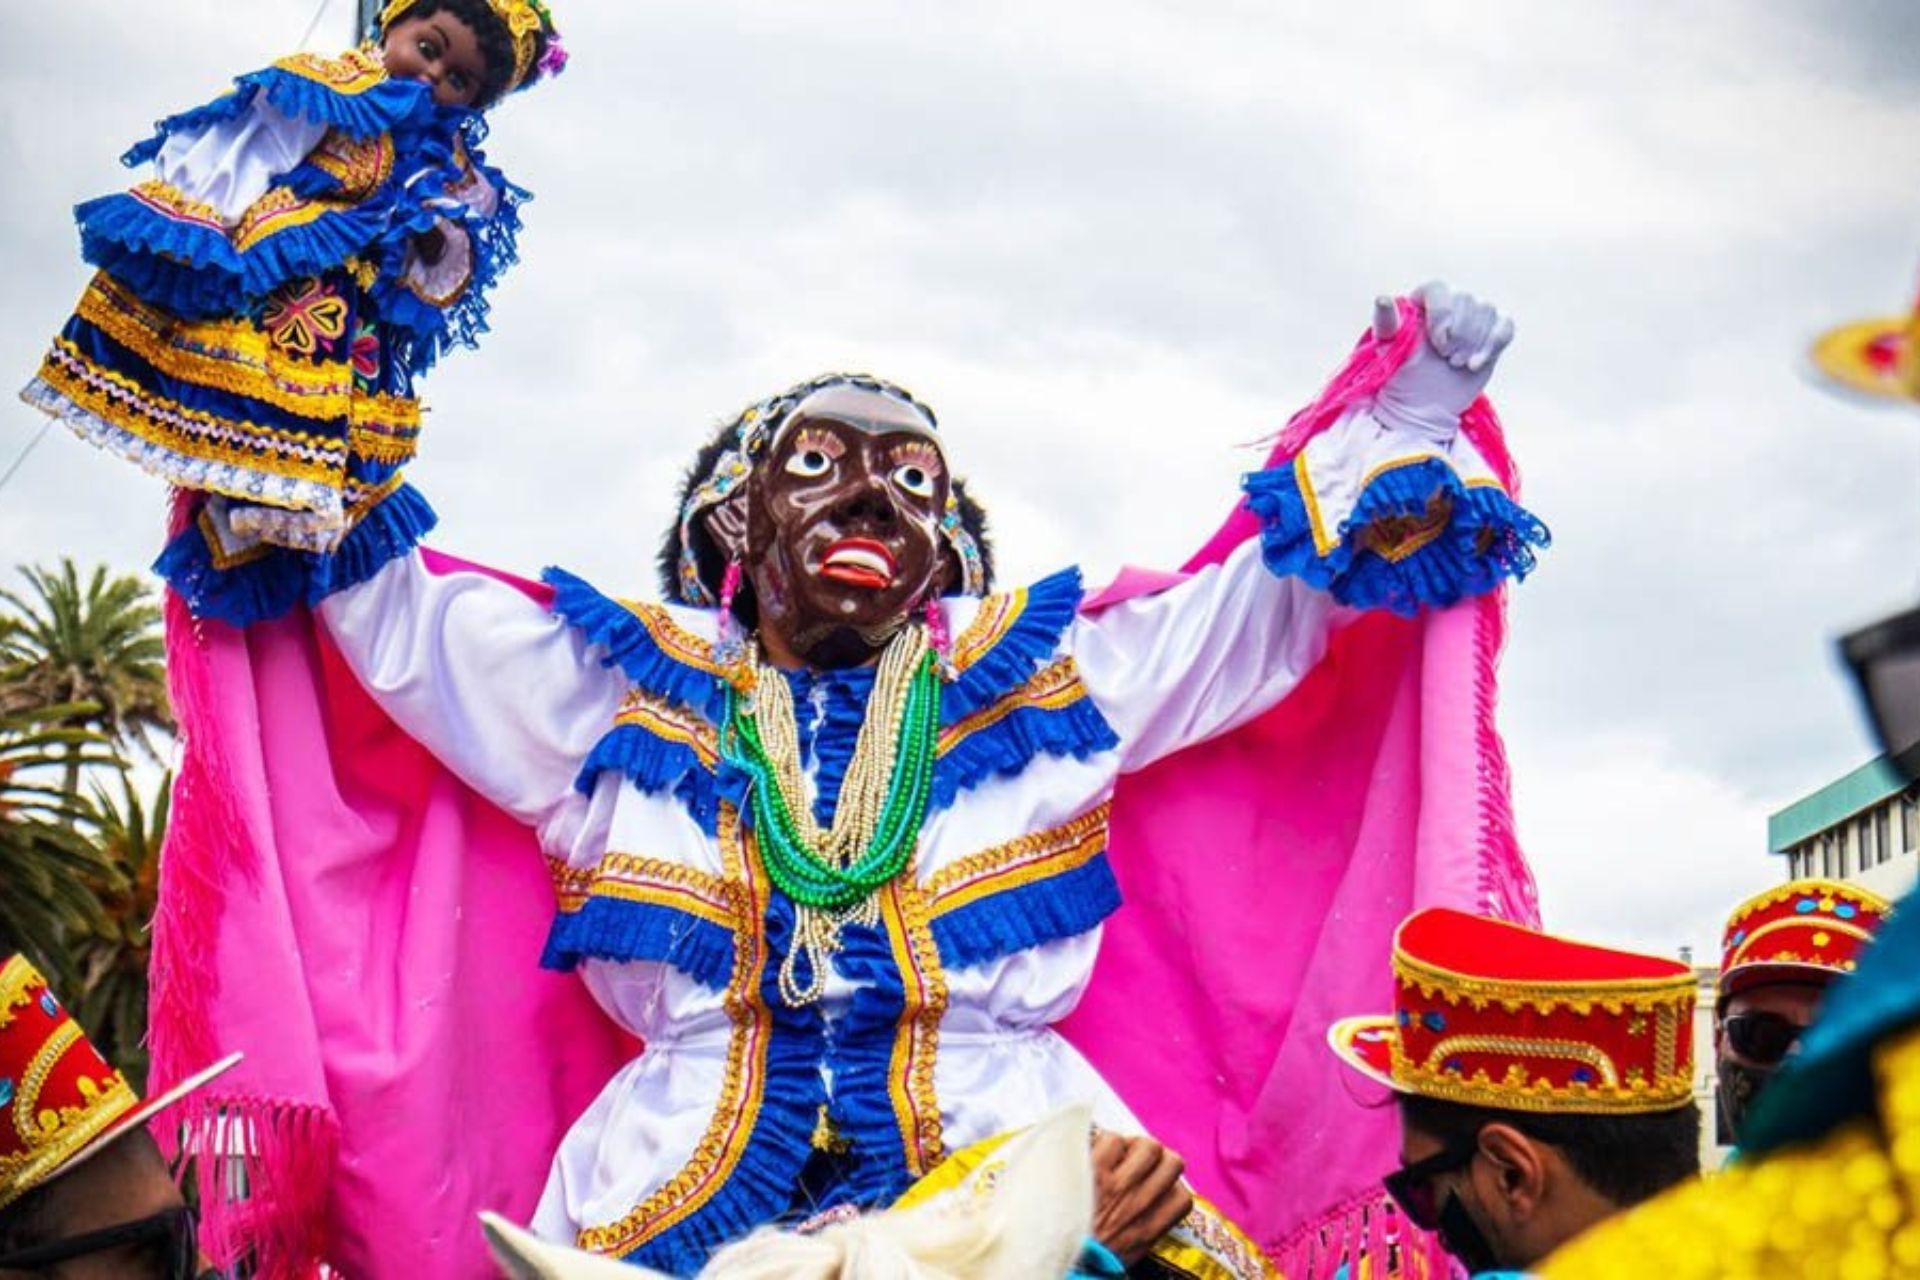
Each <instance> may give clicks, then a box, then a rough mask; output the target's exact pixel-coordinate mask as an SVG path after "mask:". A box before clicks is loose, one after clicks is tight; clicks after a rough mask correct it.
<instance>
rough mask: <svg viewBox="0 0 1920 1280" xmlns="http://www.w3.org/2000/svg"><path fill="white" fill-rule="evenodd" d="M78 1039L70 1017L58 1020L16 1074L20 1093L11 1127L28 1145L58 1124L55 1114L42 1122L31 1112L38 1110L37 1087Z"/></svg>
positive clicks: (77, 1030) (78, 1031)
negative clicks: (61, 1020) (65, 1019)
mask: <svg viewBox="0 0 1920 1280" xmlns="http://www.w3.org/2000/svg"><path fill="white" fill-rule="evenodd" d="M79 1038H80V1024H79V1023H77V1022H74V1021H72V1020H71V1019H69V1020H68V1021H66V1022H63V1023H61V1024H60V1025H59V1026H57V1027H55V1028H54V1029H53V1034H52V1035H50V1036H48V1037H47V1040H46V1043H45V1044H42V1045H41V1046H40V1048H39V1049H37V1050H36V1051H35V1052H34V1055H33V1059H32V1061H30V1062H29V1063H27V1069H26V1072H25V1073H24V1074H23V1075H22V1076H21V1077H20V1096H19V1097H17V1098H15V1099H14V1103H13V1127H14V1129H15V1130H16V1131H17V1132H18V1133H19V1134H20V1138H21V1140H22V1141H23V1142H25V1143H26V1144H27V1145H28V1146H32V1145H33V1144H34V1143H36V1142H39V1141H40V1140H41V1138H43V1137H44V1136H45V1135H47V1134H49V1133H52V1132H53V1131H54V1130H55V1129H57V1128H58V1127H59V1120H58V1118H57V1117H56V1118H55V1119H54V1120H53V1121H52V1123H49V1124H44V1125H43V1124H41V1123H40V1118H39V1116H38V1115H36V1114H35V1113H36V1112H37V1111H38V1110H39V1104H40V1090H42V1089H43V1088H45V1087H46V1084H47V1077H48V1076H50V1075H52V1074H53V1068H54V1066H55V1064H57V1063H58V1062H59V1061H60V1058H61V1055H62V1054H64V1053H66V1051H67V1050H68V1049H71V1048H72V1047H73V1045H74V1042H75V1041H76V1040H78V1039H79Z"/></svg>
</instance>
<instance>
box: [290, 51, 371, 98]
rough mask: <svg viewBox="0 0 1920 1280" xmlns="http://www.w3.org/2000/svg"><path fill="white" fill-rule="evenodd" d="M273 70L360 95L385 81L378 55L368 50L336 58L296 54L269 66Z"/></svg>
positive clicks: (338, 91)
mask: <svg viewBox="0 0 1920 1280" xmlns="http://www.w3.org/2000/svg"><path fill="white" fill-rule="evenodd" d="M273 65H274V67H275V68H277V69H278V70H281V71H285V72H288V73H289V74H292V75H296V76H299V77H300V78H301V79H303V80H312V81H315V82H317V83H319V84H324V85H325V86H327V88H329V89H332V90H333V91H334V92H335V93H343V94H349V95H352V94H360V93H365V92H366V91H367V90H369V89H372V88H374V87H376V86H378V85H380V84H384V83H385V82H386V79H387V68H386V66H385V64H384V63H382V62H381V60H380V55H379V54H378V53H376V52H375V51H374V50H372V49H370V48H360V49H349V50H348V51H347V52H346V53H343V54H340V55H338V56H336V57H326V56H324V55H321V54H317V53H296V54H294V55H293V56H292V57H289V58H282V59H280V60H279V61H278V62H276V63H274V64H273Z"/></svg>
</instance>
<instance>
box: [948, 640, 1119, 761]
mask: <svg viewBox="0 0 1920 1280" xmlns="http://www.w3.org/2000/svg"><path fill="white" fill-rule="evenodd" d="M1086 696H1087V688H1086V686H1085V685H1084V684H1082V683H1081V682H1080V669H1079V668H1078V667H1076V666H1075V665H1074V662H1073V659H1072V658H1070V657H1069V658H1061V659H1059V660H1057V661H1055V662H1052V663H1050V664H1048V665H1047V666H1045V667H1042V668H1041V669H1040V670H1039V671H1038V672H1036V673H1035V674H1034V676H1033V678H1032V679H1030V680H1028V681H1027V682H1026V683H1025V684H1023V685H1021V686H1020V687H1019V688H1018V689H1015V690H1013V691H1012V692H1010V693H1007V694H1005V695H1004V696H1002V697H1001V698H999V699H997V700H996V701H994V702H993V703H992V704H991V705H989V706H986V707H983V708H981V709H980V710H979V711H976V712H974V713H973V714H972V715H970V716H968V717H967V718H966V719H964V720H961V721H960V722H959V723H957V724H953V725H949V726H948V727H947V728H945V729H942V730H941V731H940V741H939V745H938V746H937V747H936V748H935V750H936V753H937V754H939V755H943V756H944V755H946V754H947V753H948V752H950V751H952V750H953V749H954V748H955V747H957V746H959V745H960V743H961V742H963V741H965V740H966V739H967V738H968V737H969V736H970V735H972V734H975V733H978V732H980V730H982V729H985V728H987V727H988V726H990V725H994V724H997V723H999V722H1000V721H1002V720H1004V719H1006V718H1007V717H1008V716H1010V715H1012V714H1013V713H1014V712H1016V711H1019V710H1022V709H1024V708H1027V707H1037V708H1039V709H1040V710H1043V711H1058V710H1059V709H1060V708H1062V707H1068V706H1072V705H1073V704H1074V703H1076V702H1078V701H1080V700H1081V699H1082V698H1084V697H1086Z"/></svg>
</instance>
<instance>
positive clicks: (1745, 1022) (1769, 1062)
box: [1720, 1013, 1806, 1067]
mask: <svg viewBox="0 0 1920 1280" xmlns="http://www.w3.org/2000/svg"><path fill="white" fill-rule="evenodd" d="M1720 1025H1721V1028H1722V1029H1723V1030H1725V1031H1726V1033H1727V1044H1728V1045H1729V1046H1730V1047H1731V1048H1732V1049H1733V1051H1734V1052H1735V1053H1737V1054H1739V1055H1740V1056H1741V1057H1743V1058H1745V1059H1746V1060H1747V1061H1748V1062H1751V1063H1753V1064H1754V1065H1755V1066H1757V1067H1771V1066H1773V1065H1774V1064H1776V1063H1778V1062H1779V1061H1780V1060H1781V1059H1782V1058H1784V1057H1786V1056H1787V1051H1788V1050H1789V1049H1791V1048H1793V1045H1794V1042H1795V1041H1796V1040H1798V1039H1799V1038H1800V1033H1801V1032H1802V1031H1805V1030H1806V1028H1805V1027H1803V1026H1801V1025H1800V1024H1799V1023H1797V1022H1789V1021H1787V1020H1786V1019H1785V1018H1783V1017H1781V1016H1780V1015H1779V1014H1777V1013H1736V1014H1735V1015H1734V1016H1733V1017H1731V1018H1728V1019H1727V1020H1726V1021H1725V1022H1723V1023H1721V1024H1720Z"/></svg>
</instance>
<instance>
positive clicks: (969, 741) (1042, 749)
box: [927, 698, 1120, 811]
mask: <svg viewBox="0 0 1920 1280" xmlns="http://www.w3.org/2000/svg"><path fill="white" fill-rule="evenodd" d="M1119 745H1120V735H1119V734H1117V733H1115V732H1114V731H1113V726H1112V725H1110V724H1108V723H1107V718H1106V717H1105V716H1103V715H1101V714H1100V708H1099V707H1096V706H1095V705H1094V704H1093V699H1092V698H1081V699H1079V700H1078V701H1076V702H1073V703H1069V704H1068V705H1067V706H1064V707H1061V708H1059V709H1058V710H1052V711H1049V710H1046V709H1044V708H1041V707H1021V708H1020V709H1019V710H1017V711H1014V712H1012V713H1011V714H1009V715H1006V716H1003V717H1001V718H1000V719H999V720H997V721H995V722H994V723H993V724H990V725H988V726H987V727H986V728H984V729H979V730H976V731H975V732H973V733H970V734H968V735H967V736H966V737H964V738H962V739H960V740H959V741H958V742H956V743H954V745H953V747H952V749H951V750H949V751H948V752H947V753H946V754H945V755H943V756H941V757H940V758H939V760H937V761H935V763H934V766H933V794H932V796H931V798H930V799H929V800H928V802H927V805H928V809H929V810H930V811H938V810H941V809H945V808H946V807H947V806H948V805H951V804H952V803H953V802H954V800H955V799H956V798H958V796H959V794H960V793H961V792H962V791H971V790H972V789H973V788H975V787H977V786H979V785H980V784H981V783H983V782H986V781H987V780H988V779H990V778H1000V777H1011V776H1013V775H1015V774H1017V773H1019V772H1020V771H1021V770H1023V769H1025V768H1026V767H1027V766H1028V765H1029V764H1032V763H1033V761H1034V759H1035V758H1036V757H1038V756H1072V757H1073V758H1074V759H1076V760H1085V759H1086V758H1087V757H1088V756H1091V755H1095V754H1097V753H1099V752H1102V751H1111V750H1113V749H1114V748H1116V747H1118V746H1119Z"/></svg>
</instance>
